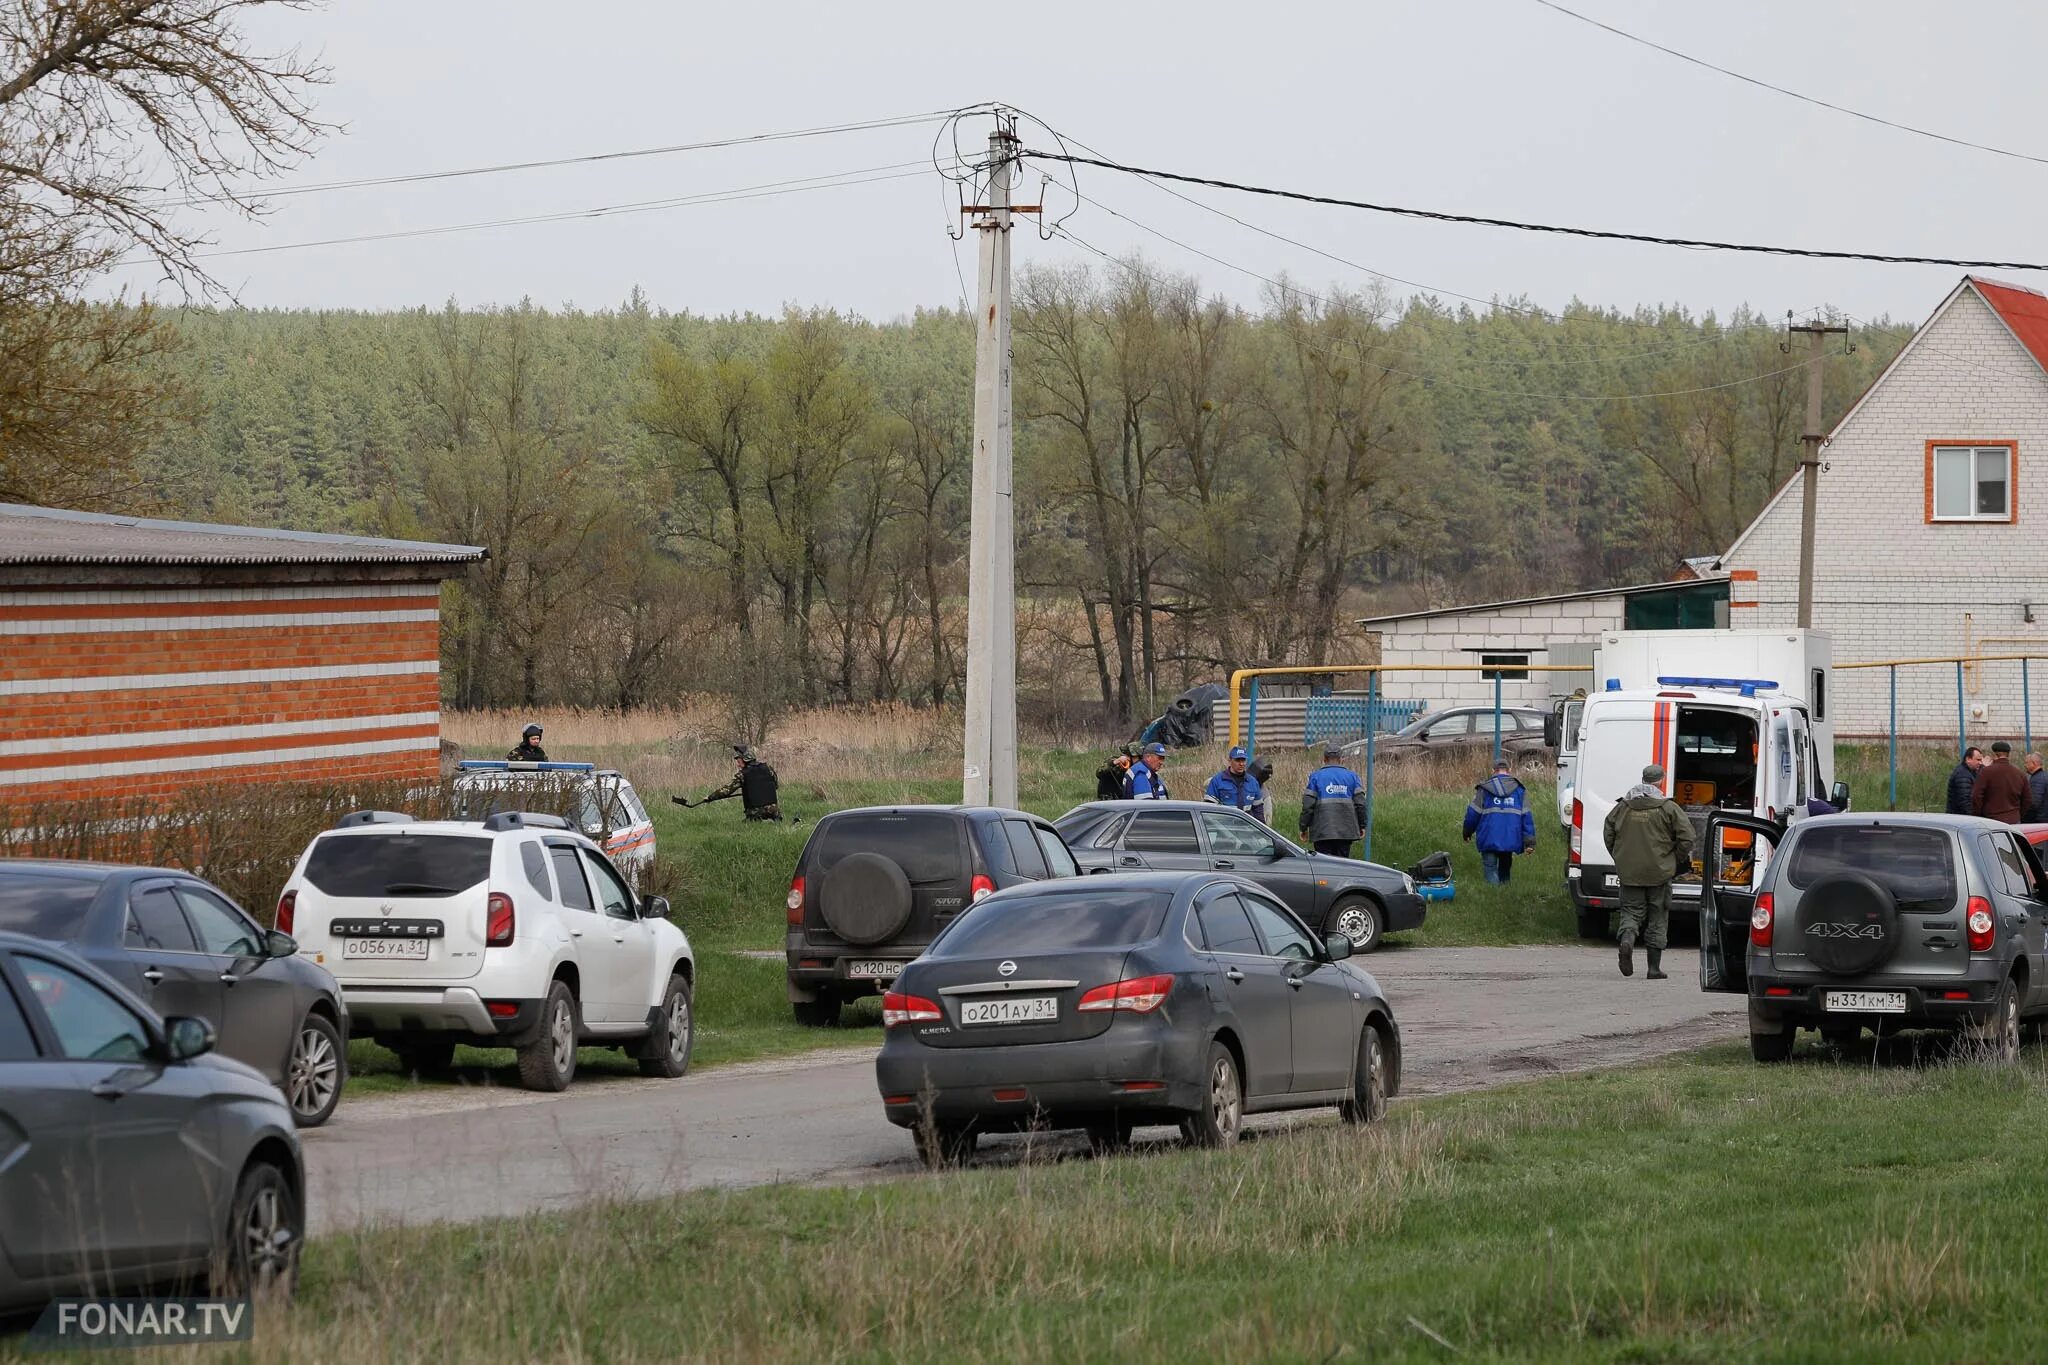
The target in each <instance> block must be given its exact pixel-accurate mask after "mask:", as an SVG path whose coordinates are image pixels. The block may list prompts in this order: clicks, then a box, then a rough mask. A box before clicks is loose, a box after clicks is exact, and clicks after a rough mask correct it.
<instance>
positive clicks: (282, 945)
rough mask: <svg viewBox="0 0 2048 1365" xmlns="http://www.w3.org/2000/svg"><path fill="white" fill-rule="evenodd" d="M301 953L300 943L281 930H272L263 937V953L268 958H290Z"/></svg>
mask: <svg viewBox="0 0 2048 1365" xmlns="http://www.w3.org/2000/svg"><path fill="white" fill-rule="evenodd" d="M298 951H299V941H298V940H297V939H295V938H293V937H292V936H291V935H290V934H287V933H285V932H284V931H283V930H281V929H272V930H271V931H270V932H269V933H267V934H265V935H264V936H263V953H264V956H266V957H290V956H292V954H294V953H296V952H298Z"/></svg>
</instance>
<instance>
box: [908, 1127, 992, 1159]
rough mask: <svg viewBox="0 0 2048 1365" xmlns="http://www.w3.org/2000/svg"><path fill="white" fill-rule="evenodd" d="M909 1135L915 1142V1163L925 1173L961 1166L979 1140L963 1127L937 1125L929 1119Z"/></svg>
mask: <svg viewBox="0 0 2048 1365" xmlns="http://www.w3.org/2000/svg"><path fill="white" fill-rule="evenodd" d="M911 1131H912V1135H913V1136H914V1137H915V1138H916V1139H917V1156H918V1159H919V1160H920V1161H922V1162H924V1164H925V1167H926V1169H928V1170H934V1171H941V1170H945V1169H946V1168H947V1167H949V1166H961V1165H965V1164H966V1162H967V1158H969V1157H971V1156H973V1155H974V1147H975V1143H976V1142H977V1141H979V1140H980V1137H981V1135H980V1134H979V1133H977V1132H975V1131H974V1129H972V1128H970V1127H969V1126H968V1125H966V1124H964V1123H940V1122H937V1121H936V1120H933V1119H926V1120H925V1121H923V1122H922V1123H920V1124H918V1125H917V1127H916V1128H914V1129H912V1130H911Z"/></svg>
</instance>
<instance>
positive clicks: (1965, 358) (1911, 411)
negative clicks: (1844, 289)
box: [1724, 287, 2048, 747]
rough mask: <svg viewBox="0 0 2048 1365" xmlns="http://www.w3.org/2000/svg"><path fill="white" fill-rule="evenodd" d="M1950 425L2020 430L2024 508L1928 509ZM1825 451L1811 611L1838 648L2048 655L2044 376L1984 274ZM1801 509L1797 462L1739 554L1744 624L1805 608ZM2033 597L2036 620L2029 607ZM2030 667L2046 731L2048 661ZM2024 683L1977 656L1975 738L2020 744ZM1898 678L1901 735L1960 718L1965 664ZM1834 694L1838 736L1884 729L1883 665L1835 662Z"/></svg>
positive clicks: (1971, 433) (1975, 435)
mask: <svg viewBox="0 0 2048 1365" xmlns="http://www.w3.org/2000/svg"><path fill="white" fill-rule="evenodd" d="M1949 439H1957V440H1963V441H1970V440H1987V441H2017V442H2018V443H2019V483H2018V488H2017V491H2016V502H2017V506H2018V512H2019V519H2018V521H2017V522H2016V523H2013V524H1988V525H1970V524H1963V525H1957V524H1930V523H1929V522H1928V520H1927V502H1926V496H1927V495H1926V446H1927V442H1929V441H1937V440H1938V441H1946V440H1949ZM1821 458H1822V460H1823V461H1825V463H1826V465H1827V469H1826V472H1824V473H1822V474H1821V475H1820V481H1819V491H1818V498H1817V514H1816V519H1815V526H1816V535H1815V551H1814V612H1813V617H1814V619H1813V623H1814V625H1815V626H1816V627H1817V628H1819V629H1821V630H1825V631H1828V632H1829V633H1830V634H1832V635H1833V637H1834V642H1835V660H1836V663H1837V664H1842V663H1850V662H1860V661H1865V660H1879V659H1898V658H1919V657H1927V656H1941V655H1958V654H1964V653H1980V654H1990V653H2019V652H2023V651H2026V650H2029V649H2031V650H2033V651H2035V652H2043V653H2048V375H2044V374H2043V373H2042V370H2041V367H2040V366H2039V365H2038V364H2037V363H2036V362H2035V361H2034V359H2033V357H2032V356H2031V355H2029V354H2028V353H2027V351H2026V349H2025V348H2024V347H2023V346H2021V345H2020V343H2019V341H2018V340H2017V339H2016V338H2015V337H2014V336H2013V335H2012V333H2011V332H2010V331H2008V330H2007V328H2006V326H2005V324H2004V322H2003V321H2002V320H2000V318H1999V317H1998V315H1997V314H1996V313H1995V312H1993V311H1992V309H1991V307H1990V306H1989V305H1988V304H1986V303H1985V302H1984V300H1983V299H1982V297H1981V296H1979V295H1978V294H1977V293H1976V291H1975V290H1974V289H1971V288H1967V287H1965V288H1963V289H1962V290H1961V291H1960V292H1959V293H1958V294H1957V295H1956V296H1955V298H1954V299H1953V300H1952V301H1951V303H1950V304H1949V305H1948V307H1947V308H1946V309H1945V310H1944V311H1942V312H1941V313H1939V314H1938V315H1937V316H1936V317H1935V318H1934V319H1933V320H1932V321H1930V322H1929V323H1928V325H1927V326H1926V327H1925V328H1923V329H1922V331H1921V333H1920V334H1919V336H1917V337H1916V338H1915V339H1914V341H1913V342H1912V343H1911V345H1910V348H1909V349H1908V350H1907V351H1906V352H1905V353H1903V354H1902V355H1901V356H1900V358H1899V359H1898V361H1897V362H1896V363H1895V364H1894V365H1893V366H1892V368H1891V370H1890V371H1889V372H1888V373H1887V374H1886V375H1885V377H1884V378H1882V379H1880V380H1879V381H1878V383H1877V385H1876V387H1874V388H1873V389H1872V390H1871V391H1870V392H1869V393H1868V394H1867V395H1866V396H1865V397H1864V399H1863V401H1862V403H1861V404H1860V405H1859V406H1858V407H1856V408H1855V409H1853V410H1852V411H1851V412H1850V414H1849V416H1848V417H1847V418H1846V419H1845V421H1844V422H1843V424H1842V425H1841V427H1840V428H1839V429H1838V430H1837V431H1836V432H1835V435H1834V439H1833V441H1831V442H1830V443H1829V444H1828V445H1827V447H1826V448H1825V449H1824V450H1823V452H1822V456H1821ZM1799 508H1800V495H1799V481H1798V479H1797V478H1796V477H1795V478H1794V479H1793V481H1792V483H1791V484H1790V485H1789V486H1788V487H1787V488H1786V489H1785V490H1784V491H1783V492H1782V493H1781V494H1780V495H1779V497H1778V498H1777V499H1776V501H1774V502H1773V503H1772V504H1771V505H1770V506H1769V507H1768V508H1766V509H1765V511H1764V513H1763V515H1762V516H1761V517H1759V518H1758V519H1757V521H1756V523H1755V524H1754V525H1752V526H1751V527H1750V529H1749V530H1748V531H1746V532H1744V533H1743V536H1742V538H1741V539H1740V540H1738V541H1737V542H1736V544H1735V546H1734V548H1733V549H1731V550H1730V551H1729V553H1728V555H1727V556H1725V558H1724V562H1725V564H1726V566H1727V568H1728V569H1729V570H1730V575H1731V579H1732V580H1733V581H1732V582H1731V584H1730V589H1729V598H1730V602H1729V624H1730V625H1731V626H1733V627H1736V628H1742V627H1763V626H1768V627H1779V626H1790V625H1792V624H1793V623H1794V621H1795V620H1796V618H1797V613H1798V597H1799ZM1746 604H1747V605H1746ZM2028 604H2032V605H2033V606H2034V608H2035V613H2034V614H2035V616H2036V617H2037V618H2038V623H2037V624H2034V625H2028V624H2026V623H2025V621H2024V620H2023V613H2024V607H2025V606H2026V605H2028ZM1987 640H1988V642H1987ZM2031 671H2032V678H2031V684H2032V685H2031V690H2032V693H2033V728H2034V733H2035V735H2036V737H2037V738H2036V747H2041V746H2042V740H2041V738H2040V736H2042V734H2043V732H2044V731H2048V661H2042V662H2037V663H2036V664H2034V665H2033V666H2032V670H2031ZM2019 681H2020V676H2019V665H2018V664H2016V663H2008V664H1985V665H1980V666H1978V667H1976V668H1973V669H1971V670H1970V676H1969V678H1968V679H1967V680H1966V683H1967V685H1966V688H1965V692H1964V698H1965V702H1966V707H1965V711H1966V714H1967V713H1968V710H1969V705H1968V704H1970V703H1977V704H1981V705H1982V706H1983V707H1984V708H1985V712H1986V714H1985V715H1984V717H1983V718H1982V719H1981V720H1975V719H1973V720H1971V721H1970V722H1969V730H1970V735H1971V738H1972V741H1973V742H1985V743H1988V742H1989V741H1990V740H1992V739H1996V738H2001V737H2003V738H2010V739H2011V740H2012V741H2013V742H2014V744H2015V745H2017V744H2018V743H2019V741H2020V738H2021V728H2022V711H2021V699H2020V687H2019ZM1898 690H1899V729H1900V730H1901V731H1902V732H1903V733H1907V734H1922V735H1930V736H1938V737H1945V736H1953V735H1954V734H1955V733H1956V680H1955V669H1954V667H1953V666H1940V665H1935V666H1922V667H1917V668H1901V669H1900V670H1899V671H1898ZM1832 710H1833V711H1834V715H1835V725H1836V731H1837V733H1838V734H1852V735H1854V734H1863V735H1869V734H1879V733H1883V732H1884V731H1886V729H1887V728H1888V705H1887V684H1886V670H1884V669H1864V670H1852V671H1848V672H1841V673H1838V674H1837V675H1836V680H1835V698H1834V703H1833V706H1832Z"/></svg>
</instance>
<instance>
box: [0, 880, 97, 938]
mask: <svg viewBox="0 0 2048 1365" xmlns="http://www.w3.org/2000/svg"><path fill="white" fill-rule="evenodd" d="M99 893H100V884H99V883H98V882H90V881H81V880H79V879H78V878H76V877H0V929H12V930H13V931H14V932H15V933H17V934H29V935H32V936H34V937H36V938H47V939H57V940H63V939H68V938H73V937H75V936H76V935H77V934H78V931H79V929H80V928H82V927H83V926H84V924H85V912H86V911H87V910H89V909H91V908H92V898H93V897H94V896H97V895H98V894H99Z"/></svg>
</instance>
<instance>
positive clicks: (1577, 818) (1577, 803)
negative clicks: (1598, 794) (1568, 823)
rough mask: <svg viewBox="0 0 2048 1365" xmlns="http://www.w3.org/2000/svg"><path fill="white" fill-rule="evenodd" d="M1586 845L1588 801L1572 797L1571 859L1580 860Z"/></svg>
mask: <svg viewBox="0 0 2048 1365" xmlns="http://www.w3.org/2000/svg"><path fill="white" fill-rule="evenodd" d="M1585 846H1586V803H1585V802H1583V801H1581V800H1579V799H1578V798H1577V797H1574V798H1572V851H1571V860H1572V861H1573V862H1575V863H1576V862H1578V861H1579V855H1580V852H1581V850H1583V849H1584V848H1585Z"/></svg>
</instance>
